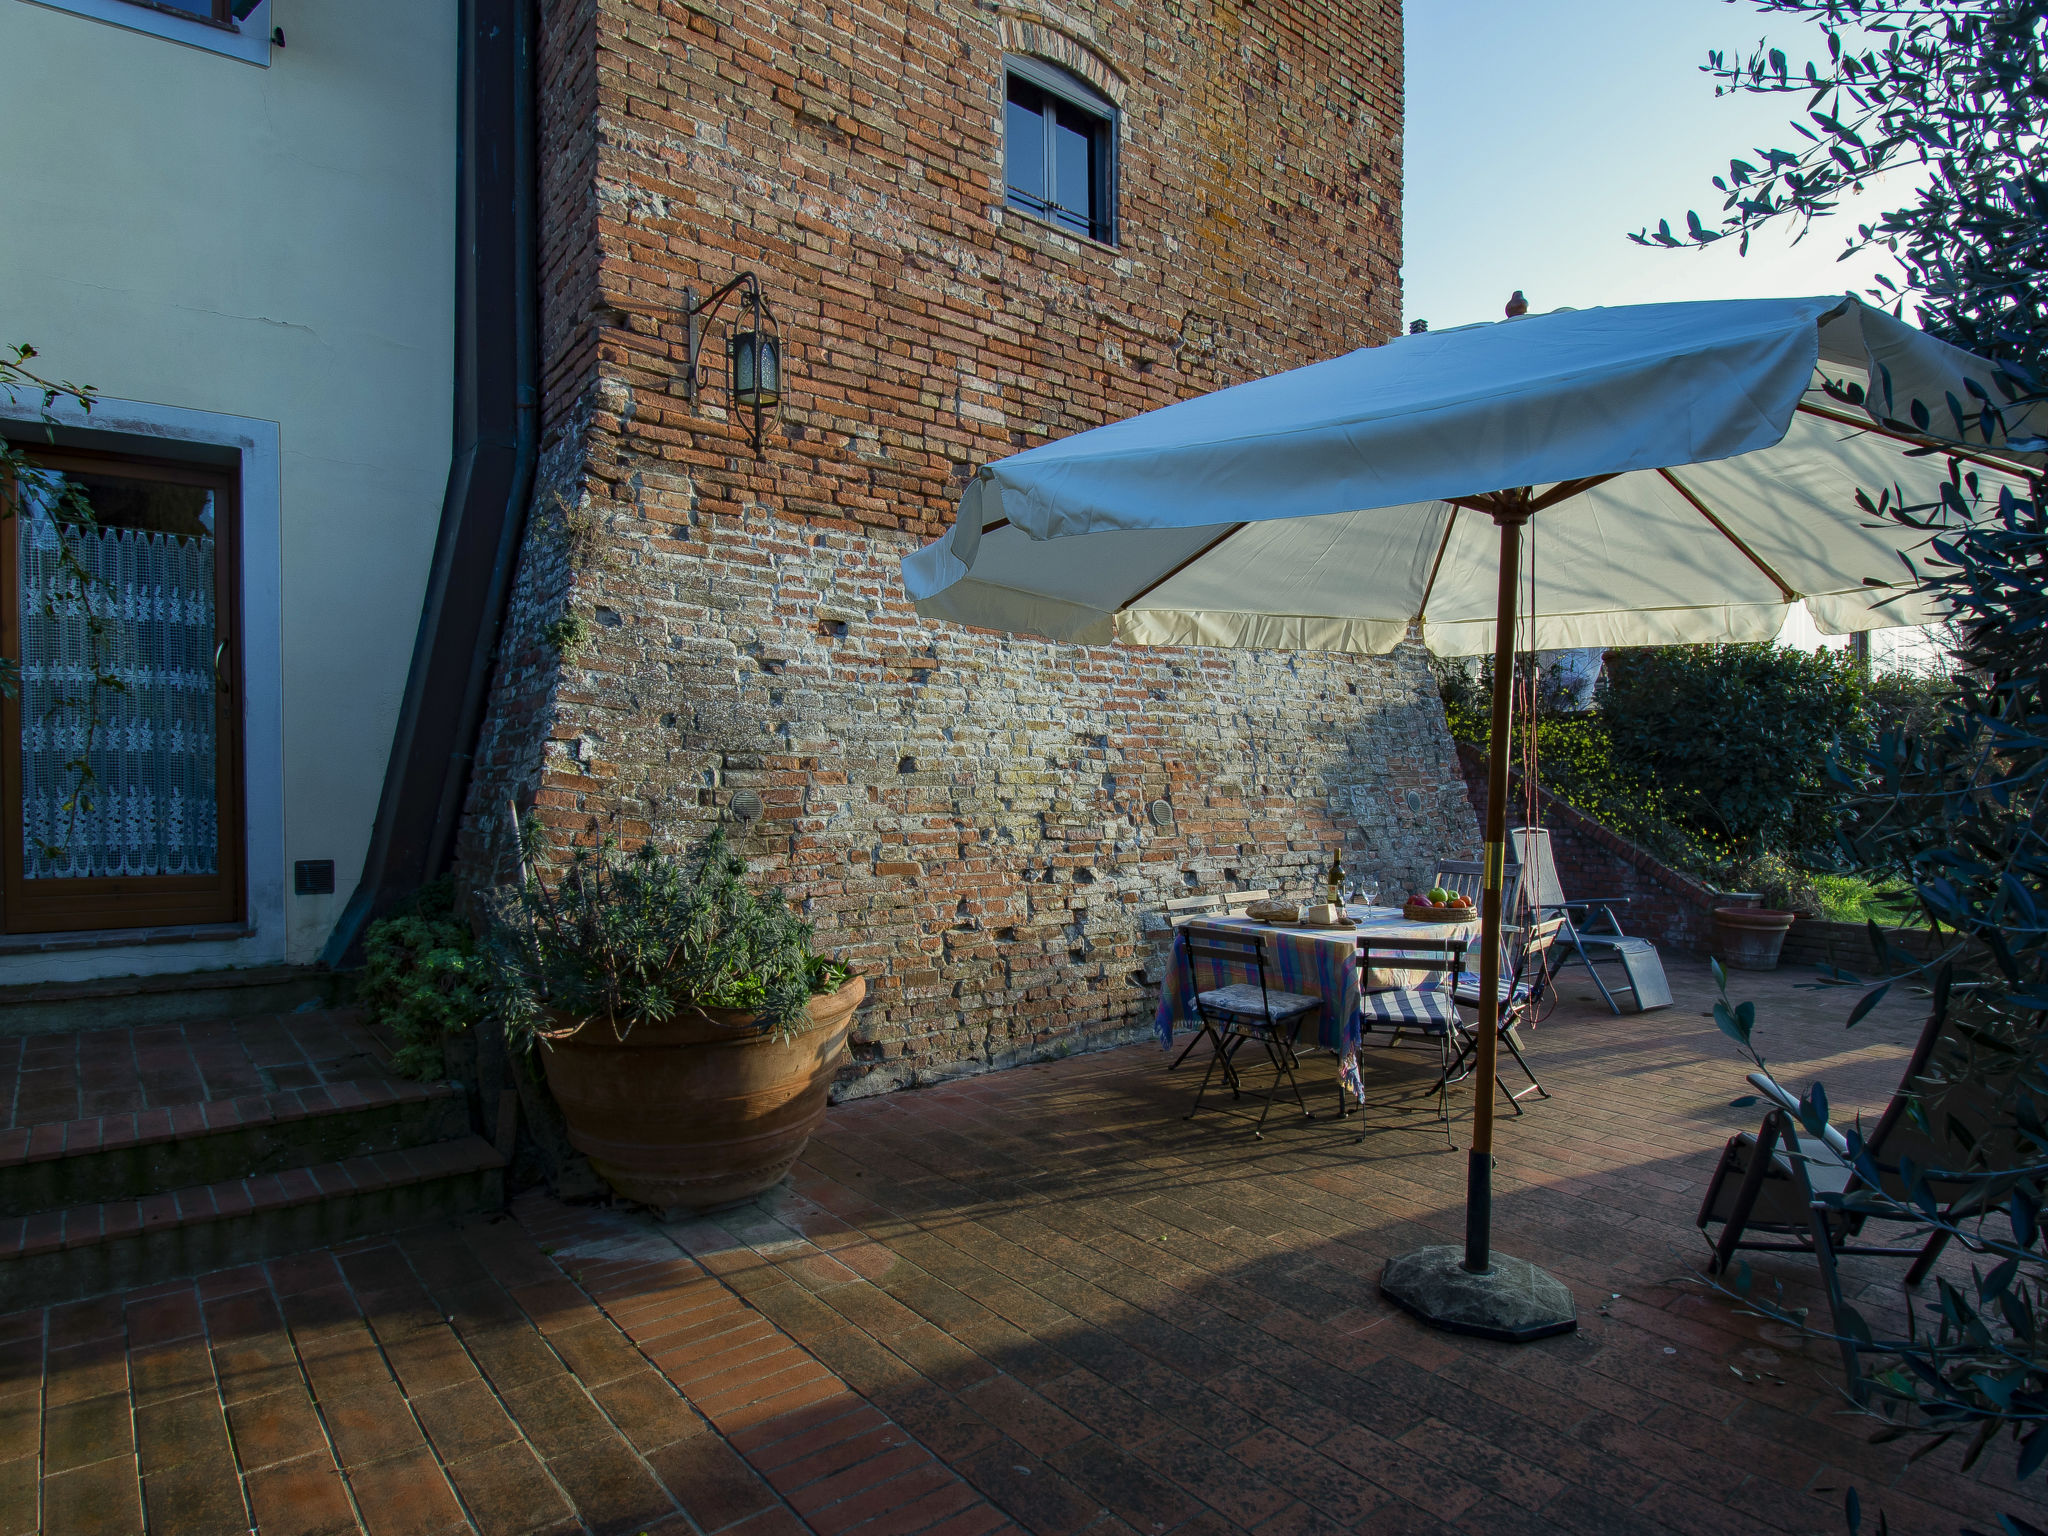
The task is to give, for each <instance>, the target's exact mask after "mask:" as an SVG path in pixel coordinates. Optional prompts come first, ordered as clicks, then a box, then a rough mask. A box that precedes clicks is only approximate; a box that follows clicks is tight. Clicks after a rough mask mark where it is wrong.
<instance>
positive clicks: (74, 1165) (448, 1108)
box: [0, 1078, 470, 1218]
mask: <svg viewBox="0 0 2048 1536" xmlns="http://www.w3.org/2000/svg"><path fill="white" fill-rule="evenodd" d="M469 1130H470V1125H469V1113H468V1108H467V1106H466V1105H465V1103H464V1102H463V1098H462V1095H461V1093H460V1091H459V1090H457V1089H456V1088H454V1087H453V1086H451V1085H450V1084H447V1083H413V1082H407V1081H404V1080H402V1079H382V1078H373V1079H369V1080H366V1081H354V1082H346V1081H345V1082H330V1083H327V1084H325V1085H323V1086H320V1087H314V1088H300V1089H294V1090H291V1091H289V1092H283V1093H267V1094H249V1095H245V1096H243V1097H240V1098H233V1099H209V1100H204V1101H201V1102H199V1103H194V1104H177V1105H172V1106H170V1107H168V1108H164V1109H145V1110H138V1111H136V1112H134V1113H129V1114H116V1115H99V1116H93V1117H89V1118H86V1119H81V1120H70V1121H56V1122H51V1123H48V1124H43V1125H32V1126H20V1127H17V1128H15V1129H13V1130H7V1131H0V1218H4V1217H10V1216H32V1215H35V1214H36V1213H38V1212H42V1211H62V1210H67V1209H74V1208H79V1207H84V1206H92V1205H98V1204H101V1203H104V1202H110V1201H118V1200H124V1199H125V1200H139V1199H142V1198H144V1197H146V1196H150V1195H159V1194H163V1193H165V1192H166V1191H170V1190H181V1189H191V1188H195V1187H198V1186H203V1185H212V1184H219V1183H222V1182H224V1181H232V1180H235V1179H239V1178H245V1177H249V1176H252V1175H258V1174H267V1173H281V1172H283V1171H284V1170H286V1169H290V1168H303V1167H308V1166H311V1165H313V1164H316V1163H335V1162H340V1161H342V1160H344V1159H347V1158H355V1157H364V1156H368V1155H371V1154H374V1153H379V1152H394V1151H401V1150H403V1149H405V1148H407V1147H420V1146H426V1145H428V1144H430V1143H433V1142H440V1141H450V1140H455V1139H459V1138H461V1137H464V1136H467V1135H468V1134H469Z"/></svg>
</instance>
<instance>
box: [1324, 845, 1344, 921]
mask: <svg viewBox="0 0 2048 1536" xmlns="http://www.w3.org/2000/svg"><path fill="white" fill-rule="evenodd" d="M1326 879H1327V880H1328V882H1329V887H1330V905H1331V906H1333V907H1341V906H1343V905H1344V850H1343V849H1342V848H1339V849H1337V850H1336V851H1335V852H1334V853H1332V854H1331V855H1330V873H1329V875H1328V876H1327V877H1326Z"/></svg>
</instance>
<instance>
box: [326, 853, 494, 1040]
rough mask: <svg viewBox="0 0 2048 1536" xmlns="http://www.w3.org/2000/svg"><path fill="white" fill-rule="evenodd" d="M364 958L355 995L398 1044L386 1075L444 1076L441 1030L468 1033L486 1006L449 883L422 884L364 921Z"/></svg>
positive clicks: (466, 930)
mask: <svg viewBox="0 0 2048 1536" xmlns="http://www.w3.org/2000/svg"><path fill="white" fill-rule="evenodd" d="M363 953H364V965H363V979H362V984H361V986H360V987H359V988H358V990H357V996H358V997H359V998H360V999H361V1001H362V1003H363V1005H364V1006H365V1007H366V1008H367V1009H368V1010H369V1013H370V1017H371V1020H372V1021H373V1022H375V1023H377V1024H381V1025H382V1026H383V1027H384V1028H386V1029H388V1030H389V1031H390V1032H391V1033H392V1034H393V1035H394V1036H396V1037H397V1039H398V1042H399V1047H398V1051H397V1053H396V1054H395V1056H394V1057H393V1059H392V1068H393V1070H394V1071H397V1072H398V1073H400V1074H401V1075H403V1076H405V1077H412V1078H418V1079H420V1080H421V1081H432V1080H434V1079H436V1078H439V1077H441V1076H443V1075H444V1074H445V1073H446V1071H447V1064H446V1063H445V1062H444V1061H443V1059H442V1054H441V1042H442V1035H443V1032H444V1031H446V1030H450V1029H468V1028H469V1027H470V1026H472V1025H473V1024H475V1023H476V1021H477V1020H478V1019H480V1018H482V1017H483V1015H484V1011H485V1007H486V998H485V995H484V990H483V987H482V984H481V978H480V975H479V961H478V956H477V950H476V945H475V942H474V941H473V940H472V938H471V937H470V932H469V928H468V926H467V925H466V924H465V923H463V922H462V921H460V920H459V919H458V918H457V917H456V915H455V883H454V882H453V881H452V880H449V879H446V878H443V879H440V880H436V881H434V882H432V883H431V884H429V885H425V886H422V887H421V888H420V890H419V892H418V894H417V895H415V896H414V897H413V898H412V900H411V901H410V902H408V903H407V904H406V906H405V907H403V908H402V909H401V910H399V911H398V912H395V913H393V914H392V915H391V916H390V917H387V918H383V919H381V920H379V921H377V922H374V923H372V924H370V927H369V931H368V932H367V933H366V934H365V935H364V939H363Z"/></svg>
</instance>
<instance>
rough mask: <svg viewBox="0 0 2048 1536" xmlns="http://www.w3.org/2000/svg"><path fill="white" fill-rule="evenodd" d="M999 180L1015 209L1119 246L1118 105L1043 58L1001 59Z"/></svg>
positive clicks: (1013, 57)
mask: <svg viewBox="0 0 2048 1536" xmlns="http://www.w3.org/2000/svg"><path fill="white" fill-rule="evenodd" d="M1003 75H1004V81H1003V94H1004V106H1003V179H1004V186H1005V191H1006V198H1007V201H1008V202H1009V204H1010V205H1011V206H1012V207H1013V208H1021V209H1023V210H1024V211H1025V212H1026V213H1029V214H1032V215H1034V216H1036V217H1038V218H1041V219H1045V220H1047V221H1048V222H1050V223H1053V224H1057V225H1058V226H1059V227H1060V228H1062V229H1065V230H1069V231H1071V232H1072V233H1074V234H1077V235H1086V236H1087V237H1088V238H1089V239H1091V240H1099V241H1101V242H1102V243H1103V244H1105V245H1114V244H1115V243H1116V103H1115V102H1113V101H1111V100H1110V99H1109V98H1108V97H1107V96H1105V95H1103V94H1102V93H1101V92H1100V91H1098V90H1096V89H1095V88H1094V87H1093V86H1091V85H1089V84H1088V83H1087V82H1085V81H1083V80H1081V79H1079V78H1078V77H1077V76H1074V75H1072V74H1069V73H1068V72H1067V71H1066V70H1064V69H1061V68H1060V67H1059V66H1058V65H1057V64H1048V63H1047V62H1045V60H1043V59H1033V58H1026V57H1023V56H1021V55H1017V54H1012V55H1010V56H1009V57H1008V58H1006V59H1004V60H1003Z"/></svg>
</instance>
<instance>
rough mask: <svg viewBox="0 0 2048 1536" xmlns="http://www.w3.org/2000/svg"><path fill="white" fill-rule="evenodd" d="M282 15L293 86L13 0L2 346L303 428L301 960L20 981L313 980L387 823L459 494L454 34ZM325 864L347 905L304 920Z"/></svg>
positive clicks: (24, 969) (130, 396)
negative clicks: (451, 492) (316, 865)
mask: <svg viewBox="0 0 2048 1536" xmlns="http://www.w3.org/2000/svg"><path fill="white" fill-rule="evenodd" d="M268 9H269V13H270V16H269V19H270V23H271V24H272V25H274V26H277V27H280V28H282V29H283V31H284V33H285V36H286V46H285V47H283V48H278V49H273V50H271V51H270V63H269V64H268V66H267V67H266V66H262V65H257V64H252V63H248V62H244V61H242V60H239V59H235V58H229V57H224V56H222V55H220V54H217V53H209V52H203V51H201V50H199V49H196V48H190V47H185V46H182V45H180V44H178V43H176V42H172V41H169V40H166V39H164V38H160V37H152V36H148V35H145V34H143V33H140V32H135V31H130V30H126V29H123V28H120V27H116V26H110V25H107V24H106V23H103V22H99V21H94V20H92V19H89V18H87V17H85V16H81V15H77V14H74V13H71V12H68V11H63V10H57V9H52V8H50V7H47V6H44V5H39V4H36V3H33V0H0V341H6V342H15V341H29V342H33V343H34V345H35V346H36V347H37V348H38V349H39V350H40V351H41V353H42V357H41V359H40V363H39V366H46V367H47V369H48V371H49V372H50V373H52V374H54V375H57V376H60V377H63V378H67V379H72V380H76V381H78V382H80V383H90V384H92V385H94V386H96V387H97V388H98V389H99V390H101V391H102V392H104V393H105V394H106V395H108V396H110V397H115V398H118V399H122V400H126V401H135V402H148V403H153V404H156V405H161V406H166V407H173V408H177V409H180V410H186V411H198V412H212V413H218V414H220V415H222V416H226V417H240V418H252V419H255V420H258V421H265V422H274V423H276V425H277V441H278V445H279V449H278V470H277V474H278V477H279V488H278V495H277V499H276V505H277V508H278V518H279V524H280V526H279V541H278V548H279V556H278V559H279V562H280V570H279V589H278V590H279V594H280V607H281V611H282V642H281V643H282V656H281V677H282V685H283V686H282V695H283V716H282V722H283V723H282V754H281V762H282V769H281V774H282V784H281V792H282V805H283V820H284V837H283V849H282V860H283V863H282V869H281V870H269V871H258V870H251V872H250V874H251V879H250V888H251V891H252V894H253V893H254V892H256V891H258V890H264V889H268V890H271V891H275V890H276V889H277V888H278V883H279V878H278V877H280V876H281V880H282V886H283V889H284V892H285V894H284V895H283V896H282V898H281V902H282V911H281V912H280V913H276V914H271V916H272V918H273V921H272V923H270V924H269V925H267V926H268V928H269V931H270V932H271V933H272V934H275V935H280V936H281V939H282V951H283V952H282V953H279V952H277V950H278V947H279V941H278V939H275V938H273V939H270V940H267V941H258V940H251V941H243V942H241V943H240V944H239V945H233V944H228V945H224V944H220V943H209V944H206V945H204V946H198V945H179V944H165V945H155V946H150V947H148V948H139V947H125V948H121V949H114V950H105V949H97V950H73V951H66V952H61V953H49V954H38V955H33V956H30V955H23V954H19V953H0V979H4V980H6V981H10V982H11V981H31V980H41V979H60V978H67V977H78V976H91V975H115V974H125V973H130V972H159V971H170V970H187V969H197V968H202V967H212V966H219V965H224V964H260V963H266V962H274V961H276V960H279V959H285V958H289V959H292V960H310V959H312V958H313V957H314V956H315V955H316V954H317V953H318V951H319V948H320V945H321V942H322V941H323V939H324V938H325V937H326V934H327V932H328V930H329V928H330V927H331V926H332V923H333V920H334V918H335V917H336V916H337V915H338V913H339V911H340V907H341V904H342V903H343V902H345V901H346V900H347V898H348V894H349V892H350V891H351V890H352V889H353V888H354V886H355V882H356V877H357V874H358V872H359V870H360V868H361V863H362V857H363V850H364V846H365V844H366V842H367V840H368V835H369V829H370V823H371V820H372V818H373V817H374V815H375V813H376V807H377V795H378V791H379V788H380V786H381V782H382V777H383V772H384V765H385V760H386V756H387V754H388V752H389V749H390V742H391V732H392V726H393V722H394V720H395V718H396V713H397V708H398V700H399V695H400V693H401V691H402V690H403V688H404V685H405V675H406V668H407V665H408V663H409V661H410V657H411V650H412V642H413V636H414V632H415V629H416V626H417V624H418V620H419V603H420V595H421V593H422V591H423V590H424V587H425V582H426V572H427V564H428V560H429V558H430V555H431V553H432V549H433V543H434V534H435V529H436V525H437V522H438V519H439V515H440V505H441V494H442V489H443V486H444V484H445V481H446V477H447V472H448V457H449V450H450V440H451V426H450V416H451V396H452V391H453V377H452V366H453V365H452V354H453V340H452V335H453V325H454V266H455V253H454V241H455V228H454V208H455V135H456V102H455V91H456V6H455V3H454V0H271V4H270V6H269V8H268ZM250 771H251V773H252V774H254V773H257V772H262V771H271V772H273V773H275V772H277V771H278V770H275V769H271V770H265V769H264V768H263V765H262V764H260V763H252V764H251V765H250ZM253 787H254V786H253V785H252V788H253ZM327 858H331V859H333V860H334V862H335V894H334V895H333V896H331V897H327V896H293V895H291V894H290V885H291V881H290V868H291V862H292V861H293V860H296V859H327ZM272 899H273V900H276V899H279V898H274V897H273V898H272ZM258 915H259V916H261V915H262V914H258Z"/></svg>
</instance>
